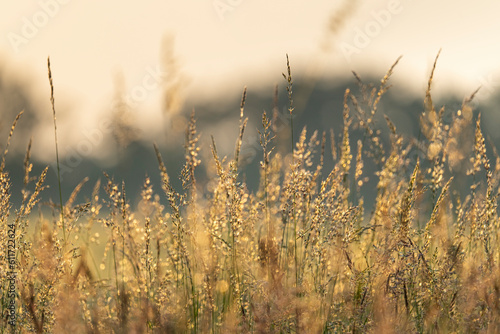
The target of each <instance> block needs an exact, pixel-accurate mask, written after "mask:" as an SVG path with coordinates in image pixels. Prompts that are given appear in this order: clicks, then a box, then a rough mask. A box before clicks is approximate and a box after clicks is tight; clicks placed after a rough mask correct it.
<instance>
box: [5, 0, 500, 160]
mask: <svg viewBox="0 0 500 334" xmlns="http://www.w3.org/2000/svg"><path fill="white" fill-rule="evenodd" d="M348 1H349V2H350V3H357V5H351V6H350V7H349V5H347V7H346V5H345V1H340V0H329V1H326V0H318V1H298V0H267V1H264V0H252V1H250V0H197V1H172V0H161V1H156V0H149V1H140V2H139V1H116V0H109V1H103V0H99V1H97V0H85V1H83V0H39V1H33V0H30V1H27V0H21V1H2V2H1V4H0V36H1V38H0V61H2V62H3V63H4V70H6V71H7V75H11V76H14V77H17V78H24V79H25V80H28V81H29V82H30V85H29V89H30V91H31V93H32V95H33V98H34V99H35V101H39V106H40V108H42V109H43V108H45V109H46V111H47V113H48V116H49V117H48V120H49V121H50V115H51V109H50V104H49V87H48V80H47V64H46V59H47V56H49V55H50V57H51V63H52V72H53V77H54V84H55V92H56V109H57V110H58V113H59V116H60V117H61V122H62V124H61V125H60V126H59V127H60V128H61V129H62V130H61V136H62V138H63V140H62V141H63V143H64V145H66V146H71V145H74V144H75V143H77V142H78V140H79V139H78V138H79V136H81V133H82V131H87V132H88V131H90V130H91V129H93V128H95V127H96V126H98V125H96V119H97V118H96V117H100V116H102V113H104V112H106V110H107V109H109V104H110V101H111V98H112V96H113V94H114V91H115V88H116V85H115V82H116V77H117V75H121V76H122V77H123V80H124V83H123V85H124V87H123V90H124V92H125V94H127V96H129V97H131V96H132V100H134V101H135V102H136V103H135V107H136V110H137V111H136V112H137V113H138V114H137V115H136V124H137V125H139V126H140V127H142V128H143V129H148V131H147V133H149V134H150V135H151V136H152V137H154V136H155V134H156V133H157V132H158V131H161V127H159V126H158V122H157V121H155V120H156V119H157V116H158V115H159V114H161V111H160V110H161V107H160V105H161V102H160V101H161V93H162V89H161V85H160V84H161V80H162V78H161V75H160V74H161V73H160V72H161V71H160V70H159V69H160V68H161V66H162V59H161V57H160V54H161V48H162V40H164V39H165V38H167V37H168V36H173V38H174V44H173V45H174V55H175V57H176V58H177V60H178V62H179V64H180V66H179V69H180V70H181V73H182V78H184V79H185V81H184V83H185V85H184V86H183V87H184V89H185V91H184V94H185V95H186V99H188V100H191V101H194V100H202V99H204V98H211V97H213V96H214V94H215V95H219V99H222V100H223V98H224V96H227V95H228V94H235V93H236V92H241V90H242V87H243V86H244V85H247V86H248V89H258V86H259V80H262V79H264V80H268V81H269V82H270V83H272V82H277V83H282V81H280V80H282V79H281V73H282V72H283V71H284V70H285V65H286V63H285V62H286V60H285V54H287V53H288V54H289V56H290V59H291V62H292V70H293V71H295V72H296V73H300V72H303V73H309V74H316V75H320V76H321V77H323V78H328V77H331V78H335V77H347V76H349V75H350V71H351V70H356V72H358V73H359V74H360V75H362V76H365V77H366V76H368V75H370V74H372V73H375V74H376V75H377V76H379V77H381V76H382V75H383V74H384V72H385V71H386V70H387V69H388V67H389V66H390V65H391V64H392V62H393V61H394V60H395V59H396V58H397V57H398V56H400V55H403V58H402V60H401V62H400V64H399V65H398V67H397V69H396V72H395V74H394V80H395V83H396V84H398V85H403V86H405V88H407V89H409V90H410V91H412V92H413V93H414V94H418V95H420V96H422V97H423V94H424V90H425V85H426V80H427V77H428V75H429V71H430V68H431V66H432V63H433V61H434V58H435V56H436V54H437V52H438V50H439V49H440V48H442V53H441V56H440V60H439V63H438V69H437V71H436V76H435V80H436V81H435V86H434V87H435V93H436V94H438V95H439V94H440V93H445V92H447V93H450V92H451V93H453V94H456V95H457V96H459V97H463V96H465V95H469V94H470V93H471V92H472V91H474V90H475V89H476V88H477V87H479V86H480V85H483V88H482V91H481V93H480V94H479V98H481V96H482V97H483V98H486V97H487V95H488V94H489V93H490V92H492V91H493V90H496V89H498V88H500V64H499V59H500V36H499V32H500V19H499V17H498V14H499V13H500V2H499V1H493V0H484V1H478V2H472V1H470V0H469V1H465V0H442V1H436V0H434V1H431V0H418V1H417V0H370V1H366V0H365V1H363V0H360V1H357V2H356V1H354V0H348ZM342 8H343V9H342ZM339 11H340V13H342V14H338V15H337V17H340V18H341V19H340V20H337V22H340V24H339V25H338V26H337V29H336V32H335V33H332V32H330V31H329V22H331V21H332V17H333V16H334V15H335V13H339ZM481 94H482V95H481ZM64 113H68V114H70V115H71V117H66V118H65V117H64V115H61V114H64ZM65 119H66V123H64V122H65V121H64V120H65ZM75 120H76V121H75ZM89 129H90V130H89ZM34 131H35V133H36V137H37V141H38V143H39V145H40V146H42V147H43V146H44V145H47V146H49V145H52V144H51V142H52V141H53V134H52V133H50V131H49V132H47V131H46V129H44V128H41V127H40V128H39V129H37V130H34ZM64 145H63V148H62V150H63V151H64ZM49 147H52V146H49ZM94 152H101V151H99V150H94ZM34 154H35V156H36V155H38V157H39V158H41V159H43V160H46V161H50V160H52V159H53V156H52V155H53V153H52V152H48V153H44V151H43V150H39V151H38V152H34ZM96 154H97V153H96Z"/></svg>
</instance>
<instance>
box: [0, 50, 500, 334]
mask: <svg viewBox="0 0 500 334" xmlns="http://www.w3.org/2000/svg"><path fill="white" fill-rule="evenodd" d="M436 60H437V58H436ZM398 61H399V59H398ZM398 61H396V62H395V63H394V65H393V66H392V67H391V68H390V69H389V71H388V72H387V74H386V75H385V76H384V77H383V78H382V80H381V81H380V85H378V86H377V87H375V86H372V85H367V84H365V83H363V82H362V81H361V79H360V78H359V77H358V76H357V75H356V74H355V76H356V78H357V82H358V86H359V87H358V88H359V93H356V94H355V93H353V92H351V90H349V89H347V90H346V92H345V96H344V104H343V106H339V107H342V108H343V117H342V119H339V120H338V121H339V122H342V123H343V131H342V133H341V134H339V135H338V136H335V135H334V134H333V132H332V133H331V134H329V135H327V134H326V133H322V134H319V133H317V132H308V131H306V129H304V130H303V131H302V132H301V133H296V134H294V133H293V131H292V135H291V136H290V138H291V142H290V143H289V144H288V147H289V149H291V151H289V152H285V153H283V152H278V151H277V150H274V147H275V146H276V142H277V141H278V140H279V138H276V136H275V132H274V131H273V122H274V118H275V116H276V115H275V113H276V112H277V111H276V110H274V111H273V112H271V113H269V114H267V113H266V112H264V113H263V114H262V126H261V128H260V130H259V133H260V146H261V148H262V151H261V154H262V156H261V163H260V181H259V182H260V183H259V187H258V191H256V192H250V191H249V190H248V189H247V185H246V183H245V181H244V179H243V178H242V175H241V174H242V170H241V163H240V162H239V154H240V151H241V148H242V143H243V138H244V133H245V128H246V125H247V120H246V118H245V115H244V107H245V99H246V92H244V93H243V97H242V100H241V105H240V122H239V136H238V137H237V138H236V144H235V150H234V155H233V156H232V157H221V156H219V154H218V152H217V145H216V142H215V140H214V139H213V138H212V143H211V145H210V151H211V159H209V161H204V162H202V161H201V160H200V156H201V154H200V153H201V152H200V142H199V139H200V137H199V134H198V133H197V128H196V118H195V115H194V113H193V114H192V115H191V117H190V120H189V122H188V127H187V129H186V140H185V164H184V168H183V169H182V171H180V178H181V180H182V185H183V187H182V189H175V188H174V187H173V186H172V184H171V182H170V180H171V175H172V174H173V175H177V174H178V173H179V171H170V174H169V173H167V169H166V165H165V163H164V161H163V159H162V156H161V153H160V150H159V149H158V147H157V146H156V145H154V151H155V153H156V156H157V159H158V164H159V173H160V175H161V180H162V183H161V185H158V187H161V191H158V190H157V189H154V188H153V185H152V184H151V182H150V180H149V178H147V177H146V178H145V180H144V187H143V190H142V192H141V194H140V196H141V202H140V204H139V205H138V207H137V208H136V209H135V208H132V207H131V205H130V201H129V197H128V196H127V194H126V192H125V183H124V182H121V183H120V182H115V181H114V179H113V178H112V177H110V176H108V175H107V174H104V177H103V181H97V182H96V184H95V185H94V186H93V191H92V192H91V193H89V194H86V196H85V198H87V200H86V201H84V202H83V203H76V198H77V197H78V194H79V193H80V191H81V189H82V188H83V186H84V183H86V182H88V179H85V180H83V181H82V183H81V184H80V185H79V186H78V187H76V188H75V189H74V191H73V193H72V194H71V196H69V198H66V199H63V198H62V195H61V196H60V198H59V199H58V204H52V205H51V209H52V215H47V214H46V213H45V214H44V213H43V212H44V211H42V210H38V211H37V209H36V208H37V207H38V206H39V204H40V203H39V200H40V193H41V192H42V191H43V189H44V187H46V185H45V183H44V180H45V177H46V173H47V169H45V170H43V171H42V172H41V173H40V174H39V175H37V176H32V164H31V163H30V147H28V149H27V153H26V158H25V164H24V165H25V178H24V184H23V185H12V184H11V181H10V179H9V173H8V171H7V170H6V169H5V155H6V154H7V151H8V147H9V143H10V140H11V138H12V134H13V131H14V128H15V125H16V123H17V121H18V120H19V118H20V116H21V114H20V115H19V116H18V117H17V118H16V120H15V121H14V124H13V126H12V131H11V132H10V135H9V137H8V138H7V143H6V145H5V146H6V149H5V151H4V154H3V155H2V162H1V165H0V192H1V197H0V225H1V234H0V244H1V245H2V248H3V249H4V251H3V252H1V253H0V281H1V282H2V290H1V292H0V296H1V308H2V320H1V322H0V329H1V332H2V333H9V332H11V331H13V332H16V333H27V332H35V333H70V332H72V333H292V332H297V333H344V332H349V333H498V332H500V250H499V247H498V241H499V240H498V238H499V218H498V210H497V201H498V194H499V189H500V188H499V183H500V157H499V156H498V154H497V152H496V150H495V148H494V146H493V145H490V144H489V143H488V144H487V143H486V141H485V137H484V135H483V133H482V130H481V117H480V114H477V113H475V112H474V111H473V106H472V104H471V101H472V99H473V97H474V94H472V96H470V97H469V98H466V99H464V102H463V104H462V106H461V108H460V110H458V111H455V110H453V111H448V110H445V108H444V107H443V108H441V109H439V110H438V109H436V108H435V106H434V103H433V101H432V96H431V84H432V79H433V73H434V70H435V67H436V63H434V67H433V69H432V72H431V74H430V78H429V82H428V88H427V91H426V93H425V98H424V103H423V112H422V114H421V115H420V133H419V135H418V137H417V138H411V137H408V136H405V135H404V134H401V133H399V132H398V130H397V128H396V126H395V124H393V122H391V120H390V119H389V118H388V117H386V118H385V119H386V121H385V123H383V122H380V121H377V120H380V118H379V117H377V116H378V114H380V113H382V111H380V110H378V105H379V101H380V99H381V98H382V97H383V95H384V94H385V93H386V91H387V90H388V89H389V85H388V80H389V78H390V76H391V74H392V71H393V70H394V67H395V66H396V64H397V62H398ZM287 65H288V66H287V71H286V73H284V74H283V76H284V78H285V85H286V88H287V93H288V94H287V98H288V102H289V109H288V111H289V113H290V116H293V114H294V104H293V92H292V87H293V80H292V73H291V70H290V65H289V64H287ZM49 71H50V69H49ZM51 89H52V94H51V101H52V106H53V107H54V95H53V86H52V80H51ZM400 112H404V110H401V111H400ZM53 113H54V125H55V120H56V117H55V115H56V113H55V109H54V110H53ZM292 119H293V117H290V121H291V120H292ZM382 120H383V119H382ZM19 121H22V119H21V120H19ZM290 129H293V124H291V125H290ZM55 133H56V143H57V131H56V132H55ZM383 133H388V137H389V138H390V141H385V140H383V138H382V134H383ZM353 134H360V136H359V137H360V138H361V139H360V140H357V142H356V143H354V141H355V140H353V138H354V137H353ZM339 139H340V140H339ZM487 147H488V149H487ZM207 149H208V148H207ZM327 154H329V155H331V156H332V157H333V159H334V161H335V164H334V167H333V168H331V170H326V168H325V166H324V163H323V162H324V157H325V156H326V155H327ZM202 163H203V164H205V165H206V166H208V167H207V168H206V171H207V173H209V179H210V182H209V184H210V187H208V189H209V191H202V187H200V186H199V182H197V177H199V173H200V171H199V168H198V167H199V166H200V164H202ZM367 165H371V166H375V170H376V171H369V170H370V169H368V168H367V167H366V166H367ZM369 180H376V182H375V183H376V186H374V187H372V188H373V189H367V188H369V185H368V182H367V181H369ZM101 190H104V192H101ZM17 191H21V192H22V194H23V200H22V203H21V204H20V205H14V204H13V203H11V201H10V196H11V194H12V192H17ZM367 191H370V192H372V195H373V197H374V198H375V200H374V201H373V205H369V206H368V205H366V204H365V200H364V198H365V194H366V192H367ZM367 202H368V201H367ZM37 212H38V213H37ZM13 245H15V246H13ZM14 315H15V318H14Z"/></svg>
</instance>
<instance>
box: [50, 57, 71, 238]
mask: <svg viewBox="0 0 500 334" xmlns="http://www.w3.org/2000/svg"><path fill="white" fill-rule="evenodd" d="M47 68H48V72H49V84H50V104H51V105H52V119H53V120H54V141H55V145H56V165H57V187H58V190H59V208H60V210H61V224H62V230H63V240H64V243H66V226H65V224H64V207H63V200H62V190H61V169H60V166H59V148H58V141H57V122H56V107H55V100H54V84H53V82H52V71H51V69H50V57H47Z"/></svg>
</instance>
